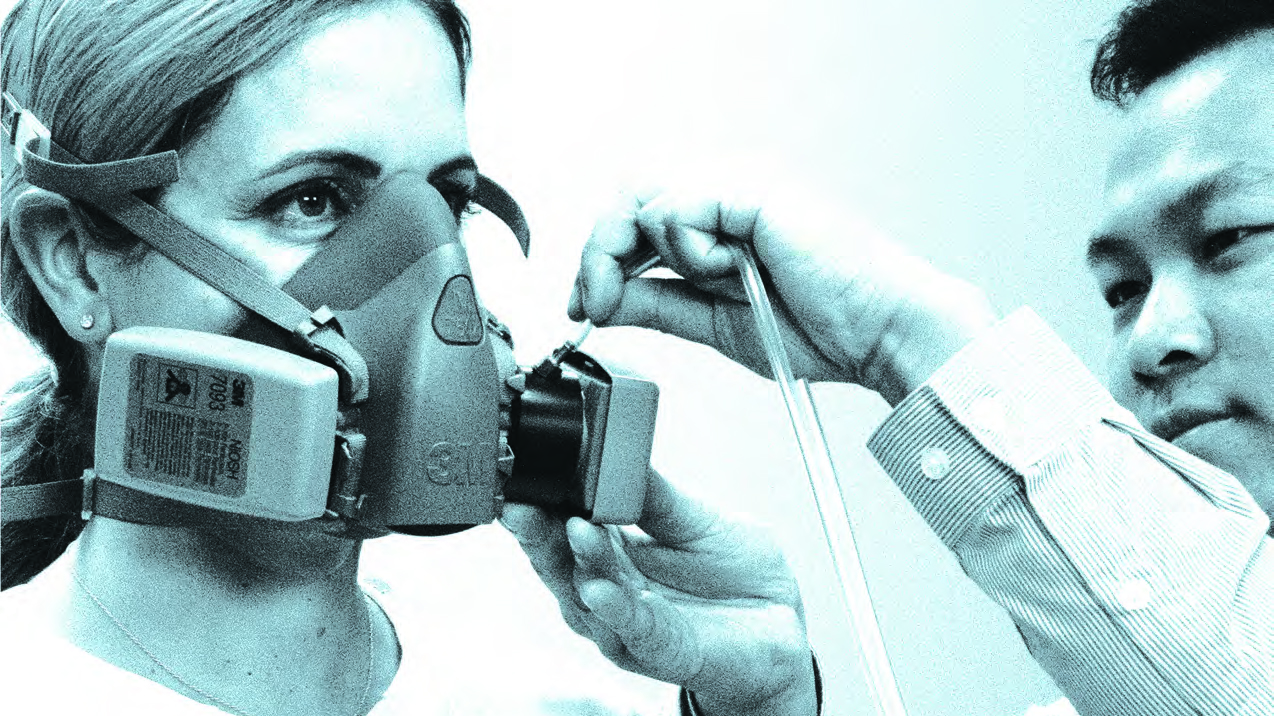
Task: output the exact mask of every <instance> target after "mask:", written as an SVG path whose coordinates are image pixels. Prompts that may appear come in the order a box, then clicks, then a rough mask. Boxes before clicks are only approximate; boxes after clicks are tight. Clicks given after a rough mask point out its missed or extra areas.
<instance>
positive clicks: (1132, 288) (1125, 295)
mask: <svg viewBox="0 0 1274 716" xmlns="http://www.w3.org/2000/svg"><path fill="white" fill-rule="evenodd" d="M1144 292H1145V287H1144V286H1142V284H1141V282H1140V281H1120V282H1119V283H1117V284H1115V285H1114V286H1111V287H1110V288H1109V289H1107V290H1106V304H1107V305H1108V306H1110V307H1111V308H1119V307H1120V306H1122V305H1124V304H1125V303H1127V302H1129V301H1131V300H1133V299H1135V298H1137V297H1138V296H1140V295H1141V294H1142V293H1144Z"/></svg>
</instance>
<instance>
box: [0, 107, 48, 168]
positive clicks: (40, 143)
mask: <svg viewBox="0 0 1274 716" xmlns="http://www.w3.org/2000/svg"><path fill="white" fill-rule="evenodd" d="M4 116H5V118H6V119H7V120H8V121H6V122H4V126H5V127H6V129H8V128H10V127H11V128H12V129H9V143H10V145H11V147H12V148H13V158H14V160H15V161H17V163H18V165H19V166H21V165H22V164H23V160H22V155H23V153H24V152H26V151H30V152H32V153H34V154H36V155H37V156H40V157H43V158H45V159H48V158H49V153H50V152H51V151H52V147H53V138H52V134H50V132H49V128H48V127H46V126H44V124H42V123H41V122H40V120H38V119H36V118H35V115H34V114H31V113H30V112H28V111H27V110H25V109H22V107H21V106H20V105H18V103H17V102H15V101H14V100H13V97H12V96H10V95H8V94H6V95H5V96H4ZM32 140H35V143H34V147H33V146H31V145H32Z"/></svg>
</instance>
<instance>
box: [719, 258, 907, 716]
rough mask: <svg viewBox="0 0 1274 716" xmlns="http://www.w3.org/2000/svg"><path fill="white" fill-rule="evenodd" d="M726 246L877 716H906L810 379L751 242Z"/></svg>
mask: <svg viewBox="0 0 1274 716" xmlns="http://www.w3.org/2000/svg"><path fill="white" fill-rule="evenodd" d="M729 246H730V250H731V251H732V252H733V253H734V260H735V263H736V264H737V265H738V267H739V273H740V274H741V275H742V277H743V286H744V289H745V290H746V291H747V294H748V300H749V301H751V303H752V313H753V315H754V316H755V318H756V326H757V331H758V333H760V336H761V343H762V345H763V346H764V348H765V353H766V355H767V356H768V357H769V359H770V366H771V368H772V369H773V371H774V380H775V382H777V383H778V385H779V391H780V392H781V393H782V394H783V402H784V404H785V405H786V406H787V412H788V417H789V418H790V419H791V423H792V430H793V431H794V432H795V433H796V442H797V445H798V446H799V447H800V450H801V458H802V460H803V461H804V462H805V472H806V474H807V475H808V476H809V482H810V488H811V489H812V490H813V492H814V502H815V504H816V505H817V506H818V513H819V518H820V520H821V521H822V524H823V534H824V536H825V537H826V538H827V545H828V548H829V549H830V551H831V557H832V565H833V568H834V569H835V571H836V577H837V579H838V580H839V582H840V587H841V591H842V593H843V594H844V595H845V604H846V606H847V607H848V609H849V617H850V624H851V626H852V627H853V631H854V634H855V635H856V636H857V638H858V653H859V657H860V660H861V664H862V667H863V671H864V673H865V675H866V677H867V686H868V690H869V692H870V693H871V697H872V702H873V704H874V705H875V707H876V713H877V714H879V715H880V716H906V710H905V708H904V706H903V702H902V696H901V695H900V694H899V692H898V684H897V681H896V680H895V679H894V673H893V668H892V667H891V666H890V665H889V655H888V653H887V652H886V651H885V641H884V638H883V637H882V636H881V633H880V625H879V623H878V622H877V621H876V612H875V609H874V608H873V607H872V602H871V594H870V593H869V592H868V589H867V579H866V576H865V575H864V574H863V566H862V560H861V559H860V558H859V555H858V546H857V543H856V542H855V541H854V531H853V527H852V526H851V524H850V520H849V513H848V511H847V508H846V506H845V501H844V500H843V499H842V497H841V493H840V484H839V482H838V481H837V478H836V469H835V468H834V467H833V465H832V458H831V453H830V452H829V450H828V447H827V439H826V438H825V436H824V435H823V427H822V425H821V424H820V423H819V420H818V412H817V411H816V410H815V409H814V399H813V397H812V395H811V394H810V389H809V384H808V383H806V382H805V381H804V380H796V379H794V378H793V375H792V366H791V363H790V362H789V360H788V355H787V349H786V348H785V347H784V345H783V339H782V336H780V334H779V327H778V322H777V321H776V320H775V318H774V309H773V307H772V306H771V305H770V299H769V296H767V295H766V293H765V287H764V285H763V284H762V282H761V274H760V271H759V270H758V269H757V263H756V256H755V255H754V254H753V252H752V247H751V246H747V245H741V244H730V245H729Z"/></svg>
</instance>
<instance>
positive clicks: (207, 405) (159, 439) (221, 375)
mask: <svg viewBox="0 0 1274 716" xmlns="http://www.w3.org/2000/svg"><path fill="white" fill-rule="evenodd" d="M129 378H130V386H129V390H128V410H127V414H128V418H127V425H126V428H125V432H126V435H125V440H126V448H127V449H126V450H125V458H124V468H125V470H126V471H127V472H128V474H129V475H131V476H132V477H134V478H135V479H140V480H150V481H152V482H159V483H163V484H167V485H173V486H176V487H184V488H188V489H191V490H197V491H200V492H207V493H211V494H215V495H224V496H226V497H241V496H243V494H244V492H245V490H246V484H245V480H244V477H245V475H246V472H247V468H248V455H249V454H250V453H249V450H250V445H249V440H248V438H249V435H250V433H251V430H252V398H253V391H252V379H251V377H249V376H248V375H246V374H244V373H239V372H236V371H227V370H221V369H213V368H210V367H208V366H202V365H197V364H194V363H187V362H184V361H179V360H173V359H171V358H157V357H155V356H151V355H145V354H138V355H135V356H133V359H132V364H131V365H130V367H129Z"/></svg>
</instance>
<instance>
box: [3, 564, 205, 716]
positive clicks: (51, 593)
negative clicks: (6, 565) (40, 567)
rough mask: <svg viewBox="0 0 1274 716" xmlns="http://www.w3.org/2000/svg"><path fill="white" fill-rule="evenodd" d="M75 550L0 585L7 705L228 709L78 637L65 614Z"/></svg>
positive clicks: (96, 710)
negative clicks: (134, 669) (23, 579)
mask: <svg viewBox="0 0 1274 716" xmlns="http://www.w3.org/2000/svg"><path fill="white" fill-rule="evenodd" d="M74 552H75V550H74V546H72V549H70V550H68V553H67V554H64V555H62V556H61V557H60V558H58V560H56V561H55V562H54V563H53V564H52V565H50V566H49V567H47V568H45V570H44V571H43V572H41V573H40V574H38V575H36V576H35V578H33V579H32V580H31V581H30V582H27V583H26V584H22V585H18V586H16V587H12V588H10V589H6V590H5V591H4V592H0V713H10V714H16V713H23V714H27V713H32V714H34V713H50V714H64V713H65V714H70V713H86V714H94V715H95V716H115V714H121V715H122V714H130V715H142V716H149V715H151V714H154V715H158V714H165V715H168V714H172V715H173V716H205V715H207V716H211V715H212V714H219V713H221V712H220V711H218V710H216V709H214V708H211V707H209V706H205V705H203V704H200V703H197V702H195V701H191V700H190V699H187V698H184V697H182V696H180V695H178V694H176V693H175V692H173V691H170V690H168V689H166V688H164V687H162V686H160V685H159V684H156V683H155V682H153V681H150V680H149V679H146V678H144V677H141V676H138V675H136V674H133V673H131V672H128V671H125V670H123V669H120V668H119V667H117V666H114V665H112V664H108V663H107V662H105V661H102V660H101V659H98V658H97V657H95V656H93V655H91V654H89V653H87V652H85V651H83V650H81V649H80V648H79V647H77V646H76V645H75V644H73V643H71V641H70V640H69V639H68V638H67V636H66V629H65V625H64V618H63V615H64V614H65V613H66V612H65V608H64V605H65V603H66V600H67V599H68V598H69V594H70V586H71V584H72V583H73V582H72V580H71V564H72V563H73V560H74Z"/></svg>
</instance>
